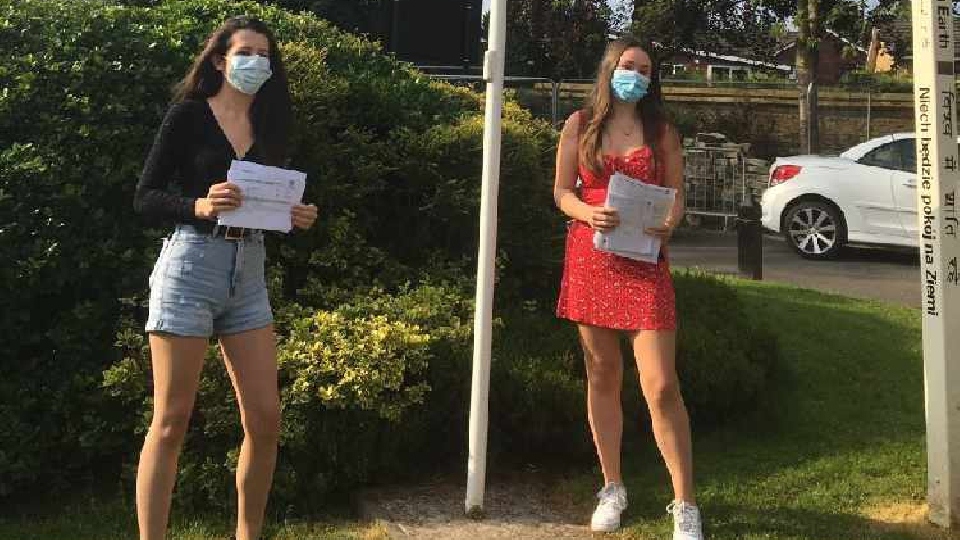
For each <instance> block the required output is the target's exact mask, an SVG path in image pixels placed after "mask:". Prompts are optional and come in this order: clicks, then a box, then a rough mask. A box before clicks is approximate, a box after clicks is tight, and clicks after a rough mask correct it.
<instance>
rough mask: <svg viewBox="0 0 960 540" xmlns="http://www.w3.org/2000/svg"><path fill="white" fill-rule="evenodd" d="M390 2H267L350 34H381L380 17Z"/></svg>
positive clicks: (303, 0) (327, 0) (326, 0)
mask: <svg viewBox="0 0 960 540" xmlns="http://www.w3.org/2000/svg"><path fill="white" fill-rule="evenodd" d="M387 1H389V2H390V3H391V4H392V3H393V2H392V0H349V1H344V0H268V1H264V2H262V3H264V4H274V5H277V6H280V7H282V8H284V9H287V10H290V11H310V12H312V13H315V14H316V15H318V16H319V17H320V18H321V19H326V20H328V21H330V22H332V23H333V24H334V25H336V27H337V28H339V29H341V30H343V31H346V32H350V33H352V34H381V33H383V32H384V30H386V29H384V28H381V27H380V26H381V15H382V13H384V11H383V10H384V9H387V8H389V7H390V6H387V5H385V2H387Z"/></svg>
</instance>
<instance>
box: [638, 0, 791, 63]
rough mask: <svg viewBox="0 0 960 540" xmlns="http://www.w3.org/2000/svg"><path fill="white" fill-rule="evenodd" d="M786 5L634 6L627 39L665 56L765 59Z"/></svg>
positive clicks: (654, 0)
mask: <svg viewBox="0 0 960 540" xmlns="http://www.w3.org/2000/svg"><path fill="white" fill-rule="evenodd" d="M792 10H793V4H792V0H636V1H635V3H634V10H633V25H632V26H631V33H633V34H634V35H636V36H637V37H640V38H643V39H645V40H649V41H653V42H656V43H658V44H659V45H660V46H661V47H662V49H663V51H664V53H665V54H670V53H673V52H676V51H680V50H684V49H694V50H707V51H711V52H716V53H721V54H722V53H732V52H742V51H744V50H749V51H750V53H751V56H753V57H756V58H768V57H769V56H771V55H772V51H773V50H774V45H775V43H776V38H775V32H774V30H775V29H776V28H777V27H778V26H779V25H781V24H782V21H783V20H784V19H785V18H786V17H787V16H788V15H790V14H791V13H792Z"/></svg>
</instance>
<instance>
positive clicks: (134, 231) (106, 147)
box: [0, 0, 559, 495]
mask: <svg viewBox="0 0 960 540" xmlns="http://www.w3.org/2000/svg"><path fill="white" fill-rule="evenodd" d="M238 13H248V14H253V15H256V16H258V17H260V18H263V19H264V20H266V21H267V22H268V24H270V25H271V27H273V28H274V29H275V30H276V32H277V34H278V37H279V39H280V40H281V41H282V42H283V43H284V52H285V55H286V59H287V62H288V64H289V68H290V76H291V77H290V78H291V85H292V91H293V94H294V99H295V102H294V106H295V111H296V119H297V123H296V126H295V132H294V137H293V141H294V142H293V154H294V165H295V166H297V167H298V168H302V169H304V170H306V171H307V172H308V174H309V180H308V184H309V185H308V189H307V194H306V199H307V200H311V201H316V202H317V203H318V204H319V205H320V207H321V218H320V220H319V222H318V223H317V226H316V227H315V229H314V230H312V231H310V232H307V233H298V234H295V235H292V236H291V237H290V238H285V239H283V240H279V239H271V242H270V243H269V247H268V249H269V250H270V254H269V255H270V260H271V261H272V264H273V265H274V268H275V269H276V270H275V271H276V272H277V273H279V274H280V277H281V278H282V282H283V283H284V284H285V288H284V289H282V290H279V291H277V292H278V293H279V294H275V296H274V301H275V303H276V304H277V305H278V306H282V305H283V304H284V297H285V296H289V297H294V296H295V295H296V294H297V291H298V290H301V289H304V290H312V291H314V292H316V293H318V295H320V296H322V297H323V298H322V299H323V300H324V301H323V302H322V303H321V302H318V303H317V304H315V305H314V307H322V308H327V309H332V308H334V307H335V306H336V304H337V302H338V301H340V300H341V299H343V298H345V297H349V296H350V294H349V291H350V290H352V289H354V288H356V287H358V286H364V287H368V286H370V285H371V284H379V285H381V286H383V287H385V288H387V289H391V290H396V289H397V288H398V287H400V286H401V285H402V284H403V283H405V282H406V281H408V280H410V279H411V278H415V277H416V276H420V275H426V274H431V273H436V272H434V269H437V271H440V270H442V271H443V272H445V273H451V274H455V275H459V274H461V273H462V269H465V268H472V267H474V266H475V257H476V255H475V253H476V237H477V225H476V224H477V212H478V206H479V204H478V200H477V198H478V193H479V171H480V161H479V160H480V149H481V139H480V129H479V127H478V126H479V120H478V119H479V118H480V116H481V113H482V111H481V106H482V103H481V100H480V98H479V97H478V96H477V95H476V94H473V93H471V92H469V91H464V90H460V89H456V88H454V87H452V86H450V85H446V84H440V83H436V82H433V81H431V80H430V79H428V78H426V77H424V76H422V75H421V74H419V73H418V72H416V71H415V70H413V69H412V68H411V67H409V66H407V65H404V64H401V63H399V62H397V61H395V60H393V59H391V58H389V57H388V56H386V55H383V54H381V53H380V51H379V48H378V46H377V45H376V44H373V43H369V42H366V41H364V40H362V39H359V38H356V37H353V36H350V35H348V34H345V33H342V32H340V31H337V30H336V29H334V28H333V27H332V26H331V25H329V24H328V23H326V22H324V21H321V20H319V19H317V18H315V17H313V16H311V15H306V14H304V15H294V14H290V13H288V12H285V11H282V10H280V9H278V8H274V7H268V6H261V5H258V4H256V3H253V2H239V3H238V2H228V1H224V0H211V1H206V0H204V1H200V0H183V1H171V2H164V3H162V4H160V5H158V6H156V7H151V8H145V7H130V6H115V5H109V4H108V3H105V2H102V1H97V0H78V1H69V2H68V1H53V2H51V1H47V0H0V50H2V51H4V53H3V55H2V57H0V88H3V91H2V92H0V258H2V259H3V260H4V261H11V263H10V264H8V265H4V268H3V270H0V272H2V273H0V276H2V282H0V300H2V303H3V305H2V307H3V310H2V313H3V315H2V317H3V320H2V321H0V340H2V342H3V343H4V344H5V347H4V355H3V356H4V358H3V359H4V365H5V366H9V367H5V372H4V375H5V377H4V380H3V381H2V382H0V418H2V419H4V420H9V422H7V423H5V425H6V426H9V429H6V430H3V432H2V433H0V448H3V449H4V450H2V453H0V470H3V471H11V474H2V475H0V495H2V494H5V493H10V492H11V491H12V490H13V489H14V488H15V487H16V486H26V485H32V486H40V485H47V483H48V481H49V482H52V483H54V484H55V483H57V482H64V483H68V482H73V481H75V480H76V477H75V476H74V473H79V472H81V471H84V473H85V474H90V475H91V476H92V477H97V476H102V473H104V472H105V471H103V470H100V469H98V468H97V466H98V465H102V466H104V467H106V472H109V471H112V470H115V469H114V468H115V465H114V463H115V462H116V456H117V455H118V453H127V452H128V451H129V448H130V446H131V442H132V441H130V440H129V432H128V431H125V429H126V428H128V427H129V425H128V424H124V423H123V421H122V417H123V415H122V414H121V412H118V411H117V410H116V409H115V408H113V407H112V406H110V404H108V403H104V401H103V398H102V395H101V392H100V391H99V390H98V385H99V380H100V378H101V376H100V373H101V372H102V370H103V369H105V368H106V367H108V366H109V365H110V364H112V363H113V362H114V361H115V360H116V359H117V353H116V351H115V350H114V348H113V342H114V336H115V335H116V334H117V331H118V329H119V328H120V323H119V321H120V319H121V313H122V312H123V307H124V306H125V305H128V306H129V307H130V309H129V313H128V314H129V316H130V317H133V319H134V320H136V321H142V320H143V318H144V315H145V313H144V307H143V295H144V293H145V288H146V277H147V275H148V273H149V270H150V266H151V265H152V262H153V258H154V257H155V256H156V253H157V250H158V239H159V236H160V235H161V234H162V233H163V230H162V229H153V228H151V227H152V225H151V224H148V223H145V222H143V221H142V220H141V219H140V218H139V216H137V215H135V214H134V213H133V210H132V200H133V190H134V186H135V184H136V181H137V178H138V175H139V172H140V169H141V167H142V164H143V160H144V158H145V155H146V152H147V149H148V148H149V146H150V143H151V141H152V139H153V136H154V133H155V131H156V129H157V128H158V127H159V124H160V120H161V118H162V116H163V114H164V112H165V109H166V108H167V104H168V101H169V96H170V88H171V85H172V84H173V83H175V82H176V81H177V79H178V78H179V77H181V76H182V75H183V73H185V72H186V69H187V67H188V63H189V62H190V60H191V59H192V57H193V55H194V54H196V52H197V51H198V50H199V49H200V46H201V42H202V40H203V39H204V38H205V37H206V36H207V35H208V34H209V32H210V31H211V30H212V29H213V28H215V27H216V26H217V25H218V24H219V23H220V22H222V21H223V20H224V19H225V18H227V17H228V16H230V15H235V14H238ZM504 131H505V140H506V141H509V144H510V145H511V148H512V150H510V151H508V152H505V153H504V156H503V162H504V175H503V188H502V190H501V193H503V195H504V200H509V201H511V202H512V204H509V205H507V207H505V208H504V209H503V210H502V212H501V216H502V218H501V223H502V224H503V226H504V227H507V228H510V229H513V230H520V229H523V230H525V231H526V233H525V234H524V235H513V237H512V238H511V237H509V236H508V237H505V238H503V239H502V241H501V244H500V247H501V254H502V257H501V270H502V271H503V272H504V273H503V275H504V276H505V277H504V279H503V280H502V281H501V283H502V285H503V292H504V293H507V292H508V291H514V292H515V293H516V294H519V292H520V291H523V290H526V289H531V290H535V289H536V288H537V287H538V286H539V284H540V283H542V281H543V279H542V278H543V277H544V276H547V275H549V274H550V272H553V273H554V274H555V273H556V269H555V268H553V267H551V266H550V264H549V257H547V256H543V257H541V256H533V257H529V258H528V257H527V255H531V251H530V250H531V249H536V250H537V252H539V253H542V254H546V253H549V252H551V251H552V250H553V249H555V247H556V246H555V244H553V243H552V242H553V241H554V239H553V237H552V236H551V235H550V231H551V229H552V227H554V225H555V224H556V223H558V222H559V220H558V218H557V216H556V215H554V214H552V212H551V211H550V206H549V201H550V195H549V170H550V163H551V156H550V155H549V148H550V146H551V145H552V144H553V141H554V134H553V132H552V130H551V129H550V128H549V126H548V125H546V124H542V123H538V122H535V121H533V120H532V119H531V118H530V117H529V115H528V114H527V113H526V112H524V111H522V110H521V109H519V108H518V107H517V106H516V105H514V104H508V106H507V108H506V113H505V125H504ZM524 202H529V203H531V204H533V205H536V206H538V207H540V208H542V210H537V211H536V212H532V213H528V212H524V211H522V210H520V209H519V206H520V204H521V203H524ZM510 206H515V207H517V208H510ZM536 220H542V222H536ZM541 231H543V232H544V234H540V232H541ZM441 232H443V233H444V234H440V233H441ZM509 261H517V263H516V264H517V265H518V268H534V269H536V270H537V271H536V272H526V271H525V270H524V271H517V272H513V271H512V270H511V269H510V266H509V265H510V262H509ZM528 284H529V287H528ZM118 416H119V417H120V418H118Z"/></svg>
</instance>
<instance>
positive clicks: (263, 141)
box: [174, 16, 291, 165]
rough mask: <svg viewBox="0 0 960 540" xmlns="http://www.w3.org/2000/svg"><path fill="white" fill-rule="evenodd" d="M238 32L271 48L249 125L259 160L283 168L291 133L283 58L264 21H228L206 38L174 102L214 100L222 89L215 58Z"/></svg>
mask: <svg viewBox="0 0 960 540" xmlns="http://www.w3.org/2000/svg"><path fill="white" fill-rule="evenodd" d="M240 30H252V31H254V32H256V33H258V34H262V35H264V36H265V37H266V38H267V41H268V42H269V44H270V70H271V71H273V75H272V76H271V77H270V78H269V79H267V82H266V83H264V84H263V86H262V87H261V88H260V91H258V92H257V95H256V96H255V97H254V98H253V104H252V105H251V107H250V123H251V125H252V126H253V137H254V141H255V142H256V145H257V148H258V149H259V151H260V154H261V157H262V158H263V159H264V161H265V162H267V163H269V164H271V165H282V164H284V162H285V161H286V158H287V150H288V149H287V140H288V138H289V131H290V116H291V112H290V107H291V106H290V88H289V84H288V82H287V71H286V69H285V68H284V66H283V58H281V56H280V49H279V47H277V40H276V39H275V38H274V36H273V32H271V31H270V29H269V28H268V27H267V25H266V24H264V23H263V21H260V20H259V19H254V18H251V17H245V16H240V17H231V18H229V19H227V20H226V21H225V22H224V23H223V24H222V25H220V28H217V30H216V31H214V32H213V34H211V35H210V37H208V38H207V41H206V44H205V45H204V47H203V52H201V53H200V54H199V55H198V56H197V58H196V59H195V60H194V61H193V66H192V67H191V68H190V71H188V72H187V75H186V77H184V78H183V80H182V81H180V83H179V84H177V86H176V88H175V93H174V102H180V101H183V100H187V99H198V100H199V99H207V98H209V97H212V96H215V95H216V94H217V93H218V92H220V88H222V87H223V72H221V71H220V70H218V69H217V67H216V64H215V59H216V57H217V55H220V56H226V54H227V51H228V50H230V39H231V38H232V37H233V34H235V33H236V32H238V31H240Z"/></svg>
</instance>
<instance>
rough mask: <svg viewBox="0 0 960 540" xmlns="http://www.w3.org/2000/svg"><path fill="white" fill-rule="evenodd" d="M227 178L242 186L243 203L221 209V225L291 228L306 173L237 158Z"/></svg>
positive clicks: (218, 219)
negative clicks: (229, 209) (231, 207)
mask: <svg viewBox="0 0 960 540" xmlns="http://www.w3.org/2000/svg"><path fill="white" fill-rule="evenodd" d="M227 180H228V181H229V182H231V183H233V184H235V185H236V186H237V187H238V188H240V193H241V194H242V195H243V203H242V204H241V205H240V207H239V208H237V209H236V210H231V211H229V212H222V213H220V214H219V215H218V216H217V224H218V225H224V226H228V227H246V228H250V229H266V230H271V231H282V232H290V228H291V226H292V223H291V218H290V209H291V208H292V207H293V205H295V204H299V202H300V199H301V198H303V190H304V188H305V187H306V180H307V175H306V174H305V173H302V172H300V171H294V170H290V169H281V168H279V167H270V166H267V165H259V164H257V163H252V162H250V161H237V160H234V161H233V162H231V163H230V170H229V171H227Z"/></svg>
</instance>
